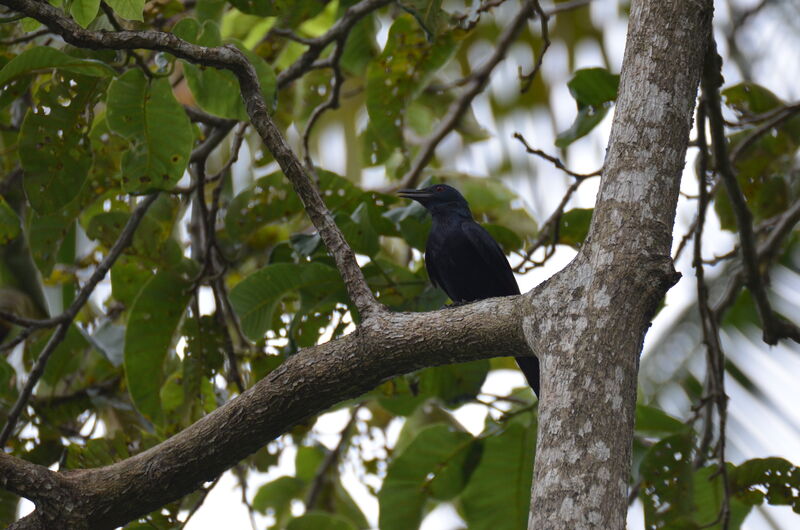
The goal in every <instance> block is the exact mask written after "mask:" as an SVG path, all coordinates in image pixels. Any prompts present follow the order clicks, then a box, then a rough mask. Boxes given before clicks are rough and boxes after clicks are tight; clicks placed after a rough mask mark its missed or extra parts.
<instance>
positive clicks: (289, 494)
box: [253, 476, 306, 527]
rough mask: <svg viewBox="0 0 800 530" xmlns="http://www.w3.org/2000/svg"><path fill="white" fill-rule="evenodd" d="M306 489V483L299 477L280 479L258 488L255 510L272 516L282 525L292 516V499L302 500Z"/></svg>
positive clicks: (254, 504) (254, 499)
mask: <svg viewBox="0 0 800 530" xmlns="http://www.w3.org/2000/svg"><path fill="white" fill-rule="evenodd" d="M305 487H306V482H305V481H304V480H301V479H299V478H297V477H287V476H284V477H278V478H276V479H275V480H273V481H272V482H268V483H266V484H264V485H263V486H261V487H260V488H258V491H257V492H256V496H255V498H253V509H254V510H256V511H258V512H259V513H264V514H272V515H273V516H274V517H275V520H276V522H277V523H280V522H281V521H283V520H284V519H285V518H286V517H287V516H288V515H290V511H289V510H290V508H291V502H292V499H298V498H300V496H301V494H302V492H303V490H304V489H305ZM276 526H278V527H280V526H282V525H280V524H277V525H276Z"/></svg>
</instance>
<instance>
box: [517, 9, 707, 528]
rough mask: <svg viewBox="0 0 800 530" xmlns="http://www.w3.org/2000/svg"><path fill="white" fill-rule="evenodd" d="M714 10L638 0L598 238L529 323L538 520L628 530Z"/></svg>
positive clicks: (532, 523) (534, 516) (597, 216)
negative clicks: (645, 372) (652, 346)
mask: <svg viewBox="0 0 800 530" xmlns="http://www.w3.org/2000/svg"><path fill="white" fill-rule="evenodd" d="M712 11H713V6H712V2H711V0H638V1H637V0H634V1H633V3H632V9H631V16H630V21H629V26H628V40H627V45H626V49H625V57H624V60H623V64H622V72H621V80H620V86H619V95H618V98H617V106H616V112H615V115H614V123H613V127H612V131H611V139H610V141H609V148H608V153H607V158H606V162H605V166H604V174H603V178H602V182H601V186H600V191H599V193H598V197H597V205H596V207H595V212H594V217H593V219H592V226H591V230H590V233H589V237H588V239H587V241H586V244H585V245H584V248H583V250H582V251H581V253H580V254H579V255H578V256H577V257H576V258H575V260H574V261H573V262H572V263H571V264H570V265H569V266H568V267H567V268H566V269H565V270H564V271H562V272H561V273H560V274H559V276H562V277H561V278H560V280H562V281H559V282H557V283H558V285H561V286H562V287H560V289H561V291H562V292H561V296H560V297H559V301H558V302H557V307H549V308H547V307H540V308H536V309H535V313H536V314H535V315H533V316H532V317H528V318H526V319H525V322H524V329H525V334H526V338H527V341H528V343H529V344H530V346H531V348H532V349H533V350H534V351H536V352H537V353H538V354H539V357H540V359H541V360H542V400H541V403H540V406H539V433H538V444H537V450H536V464H535V479H534V485H533V491H532V502H531V514H530V519H529V525H528V528H529V529H535V530H545V529H559V530H561V529H566V528H569V529H580V528H603V529H617V528H624V527H625V517H626V513H627V490H628V483H629V477H630V460H631V443H632V440H633V420H634V411H635V404H636V378H637V373H638V367H639V354H640V353H641V349H642V343H643V340H644V335H645V333H646V331H647V329H648V327H649V325H650V324H649V323H650V319H651V318H652V317H653V315H654V313H655V310H656V308H657V306H658V303H659V302H660V300H661V299H662V297H663V295H664V293H665V292H666V290H667V289H669V287H670V286H671V285H673V284H674V282H675V281H677V274H676V273H675V272H674V269H673V268H672V261H671V259H670V246H671V242H672V225H673V221H674V216H675V207H676V204H677V199H678V189H679V185H680V177H681V172H682V169H683V166H684V159H685V155H686V148H687V144H688V139H689V131H690V129H691V123H692V111H693V109H694V105H695V98H696V94H697V86H698V80H699V78H700V72H701V69H702V61H703V56H704V51H705V47H706V42H707V41H708V36H709V32H710V27H711V15H712ZM565 279H566V281H563V280H565ZM537 315H538V316H537Z"/></svg>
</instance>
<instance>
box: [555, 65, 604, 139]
mask: <svg viewBox="0 0 800 530" xmlns="http://www.w3.org/2000/svg"><path fill="white" fill-rule="evenodd" d="M618 85H619V76H618V75H615V74H612V73H610V72H609V71H607V70H605V69H603V68H586V69H583V70H578V71H577V72H575V75H574V76H573V78H572V79H571V80H570V81H569V82H568V83H567V86H568V87H569V91H570V93H571V94H572V97H573V98H575V102H576V103H577V105H578V115H577V117H576V118H575V121H574V122H573V123H572V126H570V128H569V129H567V130H566V131H564V132H562V133H559V135H558V136H557V137H556V146H558V147H560V148H562V149H563V148H565V147H567V146H568V145H569V144H571V143H572V142H574V141H575V140H577V139H578V138H582V137H584V136H586V135H587V134H589V132H590V131H591V130H592V129H594V128H595V126H597V124H598V123H600V122H601V121H603V118H604V117H605V115H606V113H607V112H608V109H609V106H610V105H611V102H612V101H614V100H615V99H616V98H617V87H618Z"/></svg>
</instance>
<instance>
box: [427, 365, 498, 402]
mask: <svg viewBox="0 0 800 530" xmlns="http://www.w3.org/2000/svg"><path fill="white" fill-rule="evenodd" d="M488 373H489V360H488V359H481V360H478V361H472V362H469V363H460V364H450V365H444V366H434V367H433V368H428V369H426V370H423V371H422V372H421V373H420V376H419V391H420V393H421V394H424V395H427V396H435V397H438V398H439V399H441V400H442V401H443V402H444V403H445V404H446V405H448V406H450V407H453V406H456V405H458V404H460V403H463V402H465V401H470V400H473V399H475V396H477V395H478V393H480V391H481V387H482V386H483V382H484V381H485V380H486V374H488Z"/></svg>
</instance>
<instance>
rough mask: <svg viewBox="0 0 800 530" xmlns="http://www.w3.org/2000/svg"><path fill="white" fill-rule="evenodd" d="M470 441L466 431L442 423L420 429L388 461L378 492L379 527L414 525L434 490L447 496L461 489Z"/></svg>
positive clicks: (390, 528)
mask: <svg viewBox="0 0 800 530" xmlns="http://www.w3.org/2000/svg"><path fill="white" fill-rule="evenodd" d="M473 442H474V439H473V438H472V436H471V435H469V434H468V433H465V432H459V431H454V430H451V429H450V428H448V427H447V426H445V425H434V426H431V427H429V428H427V429H425V430H423V431H421V432H420V433H419V434H418V435H417V437H416V438H414V441H412V442H411V444H410V445H409V446H408V447H406V449H405V450H404V451H403V452H402V453H400V455H399V456H398V457H397V458H395V459H394V460H393V461H392V463H391V464H389V469H388V470H387V472H386V478H385V479H384V480H383V486H382V487H381V490H380V493H379V494H378V503H379V504H380V518H379V527H380V528H381V529H382V530H393V529H406V528H417V527H419V524H420V522H421V521H422V509H423V506H424V504H425V500H426V498H427V496H428V495H431V494H434V493H438V494H440V496H441V497H442V498H451V497H452V496H454V495H456V494H457V493H458V492H459V491H461V489H462V488H463V487H464V484H465V481H466V480H467V479H468V474H466V473H465V472H464V470H465V469H466V468H465V466H464V463H465V461H466V459H467V457H468V455H469V454H470V451H469V448H470V447H471V445H472V444H473ZM472 468H473V469H474V466H472ZM465 475H466V476H465ZM434 483H437V485H436V487H435V488H434Z"/></svg>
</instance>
